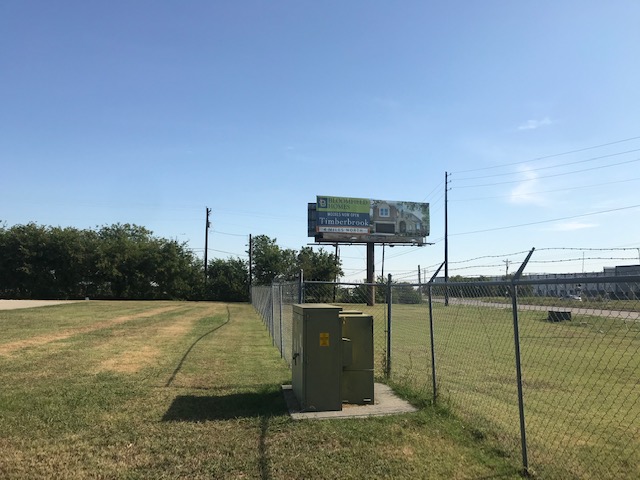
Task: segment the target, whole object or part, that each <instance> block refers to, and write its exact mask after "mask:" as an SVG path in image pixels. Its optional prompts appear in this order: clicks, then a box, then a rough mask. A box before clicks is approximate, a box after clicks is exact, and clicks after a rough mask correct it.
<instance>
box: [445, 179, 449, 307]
mask: <svg viewBox="0 0 640 480" xmlns="http://www.w3.org/2000/svg"><path fill="white" fill-rule="evenodd" d="M448 192H449V174H448V173H447V172H444V304H445V306H446V305H449V286H448V285H447V284H448V283H449V203H448Z"/></svg>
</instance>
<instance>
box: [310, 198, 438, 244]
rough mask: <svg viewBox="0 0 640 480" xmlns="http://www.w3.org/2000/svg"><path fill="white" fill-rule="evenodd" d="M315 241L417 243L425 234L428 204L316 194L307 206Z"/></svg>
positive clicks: (422, 241) (311, 233)
mask: <svg viewBox="0 0 640 480" xmlns="http://www.w3.org/2000/svg"><path fill="white" fill-rule="evenodd" d="M308 219H309V223H308V232H309V236H310V237H314V238H315V239H316V241H318V242H333V243H335V242H351V243H417V244H420V245H421V244H423V243H424V239H425V237H427V236H428V235H429V204H428V203H417V202H405V201H402V202H400V201H391V200H376V199H370V198H352V197H330V196H326V195H318V196H317V197H316V203H315V204H313V203H310V204H309V208H308Z"/></svg>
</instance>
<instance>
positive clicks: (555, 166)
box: [456, 148, 640, 180]
mask: <svg viewBox="0 0 640 480" xmlns="http://www.w3.org/2000/svg"><path fill="white" fill-rule="evenodd" d="M638 151H640V148H635V149H633V150H627V151H626V152H618V153H610V154H609V155H601V156H599V157H592V158H587V159H585V160H577V161H574V162H567V163H560V164H558V165H547V166H545V167H538V168H530V169H527V172H537V171H539V170H549V169H551V168H560V167H566V166H568V165H577V164H579V163H587V162H593V161H596V160H602V159H603V158H610V157H617V156H619V155H626V154H627V153H634V152H638ZM520 173H521V172H506V173H494V174H492V175H481V176H478V177H463V178H456V180H477V179H480V178H492V177H504V176H507V175H518V174H520Z"/></svg>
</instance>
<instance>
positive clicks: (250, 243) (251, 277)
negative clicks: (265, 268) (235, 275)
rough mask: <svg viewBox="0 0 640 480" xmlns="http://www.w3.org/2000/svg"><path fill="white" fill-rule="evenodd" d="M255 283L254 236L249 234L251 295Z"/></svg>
mask: <svg viewBox="0 0 640 480" xmlns="http://www.w3.org/2000/svg"><path fill="white" fill-rule="evenodd" d="M252 285H253V237H252V236H251V234H249V295H251V287H252Z"/></svg>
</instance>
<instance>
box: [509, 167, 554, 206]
mask: <svg viewBox="0 0 640 480" xmlns="http://www.w3.org/2000/svg"><path fill="white" fill-rule="evenodd" d="M522 174H523V175H524V177H525V178H524V180H523V181H522V183H520V184H518V186H517V187H515V188H514V189H513V190H511V196H510V197H509V201H510V202H511V203H516V204H521V205H540V206H545V205H548V203H549V202H548V201H547V199H546V198H545V197H544V196H542V195H540V194H538V193H536V190H539V189H540V186H539V183H540V182H539V181H538V175H537V174H536V173H535V172H532V171H531V170H527V169H526V168H525V169H523V170H522Z"/></svg>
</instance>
